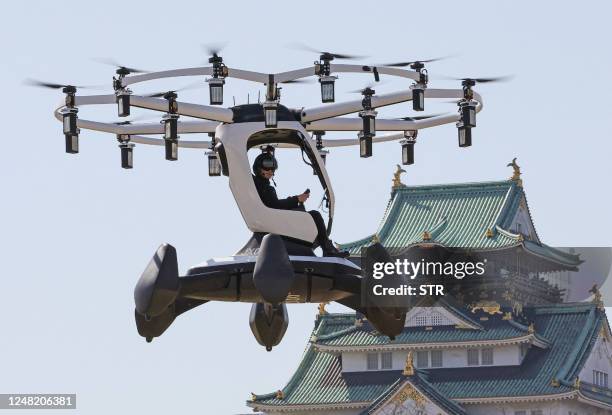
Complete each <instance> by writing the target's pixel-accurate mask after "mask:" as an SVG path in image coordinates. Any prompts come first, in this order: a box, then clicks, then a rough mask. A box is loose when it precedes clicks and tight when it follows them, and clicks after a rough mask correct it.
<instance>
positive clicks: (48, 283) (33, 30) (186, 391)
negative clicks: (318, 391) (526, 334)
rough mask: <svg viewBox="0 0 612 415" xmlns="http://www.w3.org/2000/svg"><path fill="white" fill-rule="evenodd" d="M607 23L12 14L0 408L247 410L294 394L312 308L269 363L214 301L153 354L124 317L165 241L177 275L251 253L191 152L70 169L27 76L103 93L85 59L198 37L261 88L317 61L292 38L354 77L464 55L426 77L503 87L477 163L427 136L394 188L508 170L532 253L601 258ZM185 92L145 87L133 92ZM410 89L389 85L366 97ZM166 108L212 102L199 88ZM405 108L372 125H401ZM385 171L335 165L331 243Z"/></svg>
mask: <svg viewBox="0 0 612 415" xmlns="http://www.w3.org/2000/svg"><path fill="white" fill-rule="evenodd" d="M297 6H299V8H298V7H297ZM611 12H612V7H611V6H610V3H609V2H596V1H583V2H580V3H576V2H531V1H529V2H528V1H514V2H485V1H473V2H469V4H468V3H465V2H450V1H449V2H435V1H434V2H418V3H417V2H391V1H385V0H381V1H377V2H360V3H353V5H352V6H349V3H346V2H344V3H341V2H323V1H311V2H308V3H300V4H299V5H298V4H297V3H295V4H294V3H290V2H267V3H266V5H265V7H264V5H263V3H261V2H248V3H247V2H245V3H212V2H203V1H199V2H190V1H174V2H170V3H168V2H154V1H147V2H143V1H140V2H129V3H128V2H117V1H107V2H104V3H102V2H98V3H95V4H94V3H91V2H43V1H40V2H33V1H29V2H28V1H24V2H9V3H7V4H5V5H4V6H3V16H4V21H3V24H2V25H0V44H1V45H2V52H3V56H4V59H3V60H2V62H1V63H0V71H1V73H2V80H3V82H2V84H3V86H4V91H3V92H4V95H3V96H4V99H3V101H4V104H3V105H2V107H3V109H4V119H3V120H2V125H3V128H4V131H5V132H6V134H5V137H4V139H3V151H2V152H0V169H1V172H0V177H1V178H2V179H0V183H2V189H3V192H2V193H3V195H4V198H3V203H2V204H0V218H1V219H0V220H1V221H2V222H1V226H0V229H2V235H3V238H2V240H1V242H0V244H1V250H0V252H2V256H1V259H2V264H3V265H4V272H3V277H2V279H1V280H0V324H1V326H2V327H3V332H2V335H0V367H2V369H1V373H2V376H0V393H30V392H31V393H77V395H78V409H77V410H76V411H72V412H70V413H72V414H74V413H82V414H107V413H109V412H111V411H113V412H117V411H120V412H122V413H149V414H162V413H168V412H170V411H173V412H174V413H182V414H192V413H216V414H232V413H240V412H243V413H249V412H250V409H249V408H246V407H245V400H246V399H248V398H249V393H250V392H256V393H266V392H272V391H275V390H277V389H279V388H281V387H283V386H284V385H285V383H286V382H287V381H288V379H289V377H290V375H291V374H292V373H293V371H294V369H295V368H296V366H297V364H298V362H299V359H300V356H301V353H302V351H303V350H304V347H305V346H306V344H307V340H308V335H309V333H310V331H311V330H312V327H313V322H314V317H315V313H316V305H314V304H312V305H299V306H296V305H291V306H289V314H290V323H289V330H288V331H287V334H286V336H285V339H284V340H283V342H282V343H281V345H280V346H279V347H277V348H275V349H274V350H273V352H271V353H267V352H266V351H265V349H264V348H263V347H261V346H259V345H258V344H257V343H256V342H255V340H254V339H253V336H252V335H251V332H250V330H249V328H248V312H249V307H250V305H248V304H228V303H224V304H222V303H211V304H206V305H204V306H201V307H199V308H197V309H196V310H193V311H191V312H189V313H186V314H184V315H183V316H181V317H179V318H178V319H177V321H176V322H175V323H174V324H173V325H172V327H170V328H169V329H168V331H167V332H166V333H165V334H164V335H163V336H162V337H161V338H159V339H156V340H155V341H154V342H153V343H151V344H147V343H145V341H144V339H142V338H140V337H139V336H138V334H137V332H136V328H135V324H134V320H133V287H134V285H135V283H136V281H137V279H138V277H139V276H140V273H141V272H142V271H143V269H144V267H145V266H146V264H147V262H148V261H149V259H150V257H151V255H152V254H153V252H154V251H155V249H156V248H157V246H158V245H159V244H161V243H163V242H169V243H171V244H173V245H174V246H175V247H176V248H177V251H178V258H179V267H180V270H181V271H182V272H185V271H186V270H187V268H188V267H189V266H191V265H194V264H196V263H199V262H201V261H203V260H205V259H208V258H210V257H214V256H225V255H229V254H232V253H233V252H235V251H236V250H237V249H238V248H240V247H241V246H242V244H243V243H244V242H245V241H246V240H247V239H248V237H249V232H248V230H247V229H246V226H245V224H244V222H243V220H242V218H241V216H240V213H239V211H238V209H237V208H236V205H235V203H234V201H233V197H232V195H231V193H230V192H229V189H228V186H227V178H225V177H221V178H209V177H208V175H207V165H206V162H205V158H204V155H203V153H202V152H199V151H195V150H191V151H189V150H184V151H181V153H180V155H179V158H180V159H179V161H178V162H174V163H170V162H167V161H165V160H164V157H163V150H162V149H161V148H158V147H143V146H138V147H137V148H136V150H135V162H134V163H135V168H134V170H133V171H124V170H122V169H121V168H120V163H119V149H118V148H117V143H116V141H115V138H114V137H113V136H110V135H104V134H100V133H93V132H83V133H82V134H81V153H80V154H79V155H76V156H74V155H67V154H65V153H64V149H63V147H64V142H63V140H64V138H63V136H62V133H61V124H60V123H59V122H57V121H56V120H55V119H54V118H53V116H52V111H53V108H54V107H55V106H56V104H57V102H58V101H59V100H60V99H61V98H62V96H61V93H59V92H56V91H51V90H43V89H36V88H31V87H27V86H24V85H23V84H22V81H23V80H24V79H25V78H36V79H41V80H45V81H52V82H59V83H63V82H66V83H68V82H70V83H75V84H86V85H88V84H109V83H110V80H111V77H112V75H113V68H111V67H109V66H105V65H101V64H99V63H96V62H94V61H93V60H92V59H91V58H96V57H112V58H114V59H116V60H118V61H119V62H121V63H122V64H124V65H127V66H135V67H142V68H145V69H149V70H162V69H174V68H179V67H191V66H198V65H201V64H202V63H203V62H205V59H206V56H205V54H204V53H203V52H202V49H201V47H200V45H201V44H202V43H207V42H227V47H226V48H225V49H224V50H223V56H224V59H225V61H226V63H227V64H228V65H229V66H232V67H237V68H242V69H248V70H257V71H262V72H280V71H283V70H289V69H296V68H300V67H304V66H307V65H309V64H311V63H312V62H313V61H314V60H315V59H316V58H317V56H316V55H314V54H310V53H308V52H304V51H296V50H292V49H288V48H287V47H286V45H287V44H289V43H291V42H296V41H300V42H304V43H307V44H309V45H312V47H314V48H320V49H325V50H329V51H332V52H339V53H354V54H357V55H366V56H369V57H370V58H369V59H366V60H362V61H360V62H363V63H384V62H389V61H391V62H393V61H403V60H413V59H427V58H431V57H437V56H445V55H456V56H455V57H453V58H450V59H448V60H445V61H441V62H436V63H433V64H431V65H429V72H430V77H431V81H430V86H431V87H443V88H450V87H455V86H458V83H456V82H451V81H446V80H440V79H439V77H438V78H436V76H437V75H438V76H440V75H451V76H454V75H456V76H496V75H506V74H513V75H514V76H515V77H514V79H513V80H512V81H510V82H508V83H503V84H493V85H484V86H482V87H479V88H478V91H479V92H481V94H482V95H483V98H484V102H485V107H484V109H483V111H482V112H481V113H480V114H479V117H478V127H477V128H476V129H475V130H474V146H473V147H472V148H470V149H459V148H458V147H457V138H456V129H455V128H454V126H452V125H449V126H445V127H439V128H435V129H431V130H429V131H423V132H421V134H420V135H419V142H418V144H417V148H416V164H415V165H414V166H410V167H409V168H408V169H407V170H408V173H407V174H406V175H404V177H403V180H404V182H405V183H406V184H408V185H411V184H430V183H449V182H466V181H485V180H501V179H505V178H507V177H509V176H510V175H511V173H512V172H511V169H510V168H507V167H506V164H507V163H508V162H509V161H510V160H512V158H513V157H518V163H519V165H520V166H521V168H522V170H523V172H524V174H523V180H524V185H525V190H526V192H527V197H528V201H529V206H530V209H531V212H532V214H533V217H534V220H535V224H536V228H537V231H538V233H539V235H540V237H541V238H542V239H543V240H544V241H545V242H546V243H548V244H549V245H553V246H572V245H573V246H611V245H612V223H611V221H610V218H609V210H610V209H609V204H610V192H609V188H610V186H609V180H610V176H611V173H612V167H611V164H610V162H609V159H610V154H612V140H611V138H612V134H611V130H612V128H611V127H610V123H609V120H610V119H611V118H612V113H611V105H610V96H611V95H612V83H611V82H610V74H611V73H612V56H611V54H610V48H609V44H608V43H609V40H610V39H611V38H612V29H611V28H610V22H609V18H610V15H611ZM191 82H193V79H187V80H176V81H171V82H156V83H151V85H150V86H143V87H140V89H139V91H141V92H148V91H158V90H164V89H170V88H176V87H181V86H183V85H186V84H189V83H191ZM202 82H203V80H202ZM370 82H371V79H370V78H369V77H368V76H357V75H341V76H340V79H339V80H338V81H337V100H338V101H340V100H346V99H351V98H355V95H352V94H348V93H346V91H350V90H353V89H357V88H359V87H362V86H364V85H367V84H369V83H370ZM408 86H409V82H401V81H398V80H395V79H389V80H387V81H386V82H385V83H384V84H382V85H380V86H376V89H377V91H379V92H391V91H394V90H397V89H403V88H407V87H408ZM261 89H262V88H258V86H257V85H255V84H249V83H246V82H239V81H233V80H229V81H228V83H227V85H226V94H225V101H226V103H231V102H232V96H235V99H236V102H237V103H245V102H246V100H247V94H250V97H251V101H252V100H253V99H254V97H256V96H257V91H258V90H261ZM84 93H85V92H84ZM91 93H97V92H96V91H93V92H91ZM180 97H181V99H183V100H191V101H192V102H203V103H207V102H208V91H207V90H206V89H201V90H194V91H190V92H189V93H184V94H181V96H180ZM283 103H284V104H285V105H288V106H295V107H301V106H312V105H320V101H319V89H318V84H316V83H315V84H312V85H299V86H297V85H290V86H286V87H285V89H284V90H283ZM410 107H411V106H410V104H404V105H397V106H394V107H392V108H388V109H384V110H381V115H383V116H384V115H387V116H405V115H410V114H411V111H410ZM426 107H427V111H428V112H431V113H437V112H440V111H442V112H446V111H453V110H454V108H455V107H454V106H453V105H452V104H444V103H438V104H435V103H429V102H427V103H426ZM114 114H115V108H114V107H112V106H111V107H109V108H86V109H83V110H82V111H81V112H80V115H82V116H83V117H87V118H92V119H98V120H114ZM336 136H337V137H345V138H353V136H354V135H353V134H348V135H342V134H337V135H336ZM189 138H191V137H189ZM194 138H195V137H194ZM292 160H294V161H296V162H297V160H298V155H297V154H295V153H293V154H282V155H281V160H280V163H281V168H280V170H279V171H278V180H277V182H278V184H279V193H280V194H286V195H290V194H296V193H299V192H301V191H302V190H303V189H304V188H306V187H311V188H312V189H313V198H312V199H313V201H312V202H310V205H309V207H310V208H316V203H315V201H316V200H317V199H318V196H316V193H314V192H315V190H314V187H313V186H311V183H312V182H311V180H312V177H311V176H309V174H310V173H309V171H308V170H307V169H306V168H303V167H300V168H294V167H293V166H294V163H292ZM399 160H400V148H399V145H398V144H397V143H389V144H382V145H378V146H376V147H375V148H374V157H372V158H370V159H367V160H363V159H360V158H359V154H358V149H357V148H349V149H341V150H333V149H332V151H331V154H330V156H329V162H328V168H329V172H330V174H331V177H332V181H333V184H334V188H335V192H336V198H337V211H336V217H335V220H334V231H333V234H332V237H333V238H334V240H337V241H339V242H348V241H352V240H355V239H358V238H361V237H363V236H365V235H367V234H371V233H373V232H374V231H375V230H376V227H377V226H378V223H379V221H380V218H381V217H382V214H383V212H384V209H385V206H386V204H387V201H388V198H389V191H390V186H391V178H392V173H393V171H394V169H395V164H396V163H398V161H399ZM330 309H331V310H342V308H341V307H339V306H332V307H330ZM24 413H27V411H26V412H24Z"/></svg>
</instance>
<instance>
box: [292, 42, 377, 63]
mask: <svg viewBox="0 0 612 415" xmlns="http://www.w3.org/2000/svg"><path fill="white" fill-rule="evenodd" d="M287 46H288V47H289V48H291V49H298V50H303V51H306V52H312V53H316V54H318V55H328V56H330V57H332V58H334V59H365V58H366V56H359V55H349V54H346V53H333V52H324V51H320V50H316V49H315V48H312V47H310V46H308V45H306V44H304V43H301V42H293V43H290V44H289V45H287Z"/></svg>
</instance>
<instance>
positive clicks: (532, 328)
mask: <svg viewBox="0 0 612 415" xmlns="http://www.w3.org/2000/svg"><path fill="white" fill-rule="evenodd" d="M527 333H529V334H533V333H535V325H534V324H533V323H530V324H529V327H527Z"/></svg>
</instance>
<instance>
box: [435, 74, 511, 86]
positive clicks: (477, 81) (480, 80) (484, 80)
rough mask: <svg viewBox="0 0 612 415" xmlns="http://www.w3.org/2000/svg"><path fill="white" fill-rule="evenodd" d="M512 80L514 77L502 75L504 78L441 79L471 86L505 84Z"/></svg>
mask: <svg viewBox="0 0 612 415" xmlns="http://www.w3.org/2000/svg"><path fill="white" fill-rule="evenodd" d="M512 78H514V75H504V76H497V77H493V78H454V77H448V76H446V77H442V79H449V80H452V81H462V82H465V83H470V84H472V85H475V84H484V83H487V82H507V81H509V80H510V79H512Z"/></svg>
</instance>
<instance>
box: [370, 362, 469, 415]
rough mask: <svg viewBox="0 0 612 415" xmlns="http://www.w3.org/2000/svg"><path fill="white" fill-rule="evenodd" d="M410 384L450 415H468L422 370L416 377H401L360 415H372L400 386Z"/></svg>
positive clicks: (416, 372) (416, 373)
mask: <svg viewBox="0 0 612 415" xmlns="http://www.w3.org/2000/svg"><path fill="white" fill-rule="evenodd" d="M406 383H410V384H411V385H412V387H413V388H416V389H417V390H418V391H419V392H420V393H421V394H422V395H424V396H425V397H426V398H427V400H429V401H430V402H432V403H433V404H434V405H436V406H439V407H441V408H442V409H443V410H445V412H447V413H448V414H450V415H467V412H465V410H464V409H463V408H462V407H461V406H460V405H459V404H457V403H456V402H455V401H453V400H452V399H450V398H449V397H447V396H446V395H444V394H443V393H442V392H440V391H439V390H438V389H437V388H436V387H435V386H434V385H432V384H431V383H430V382H429V381H428V380H427V374H426V373H424V372H421V371H420V370H415V372H414V375H409V376H406V375H401V376H400V377H399V378H398V379H397V380H396V381H395V382H393V383H392V384H391V386H389V387H388V388H387V389H386V390H385V391H384V392H383V393H382V394H381V395H380V396H379V397H378V398H377V399H376V400H375V401H374V402H372V403H371V404H370V406H368V407H367V408H366V409H365V410H364V411H362V412H361V413H360V415H367V414H371V413H372V412H373V411H374V410H376V409H378V408H380V407H381V406H382V405H383V404H384V403H385V402H386V401H387V399H388V398H389V397H390V396H392V395H393V394H394V393H396V392H397V391H398V390H399V389H400V386H402V385H404V384H406Z"/></svg>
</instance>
